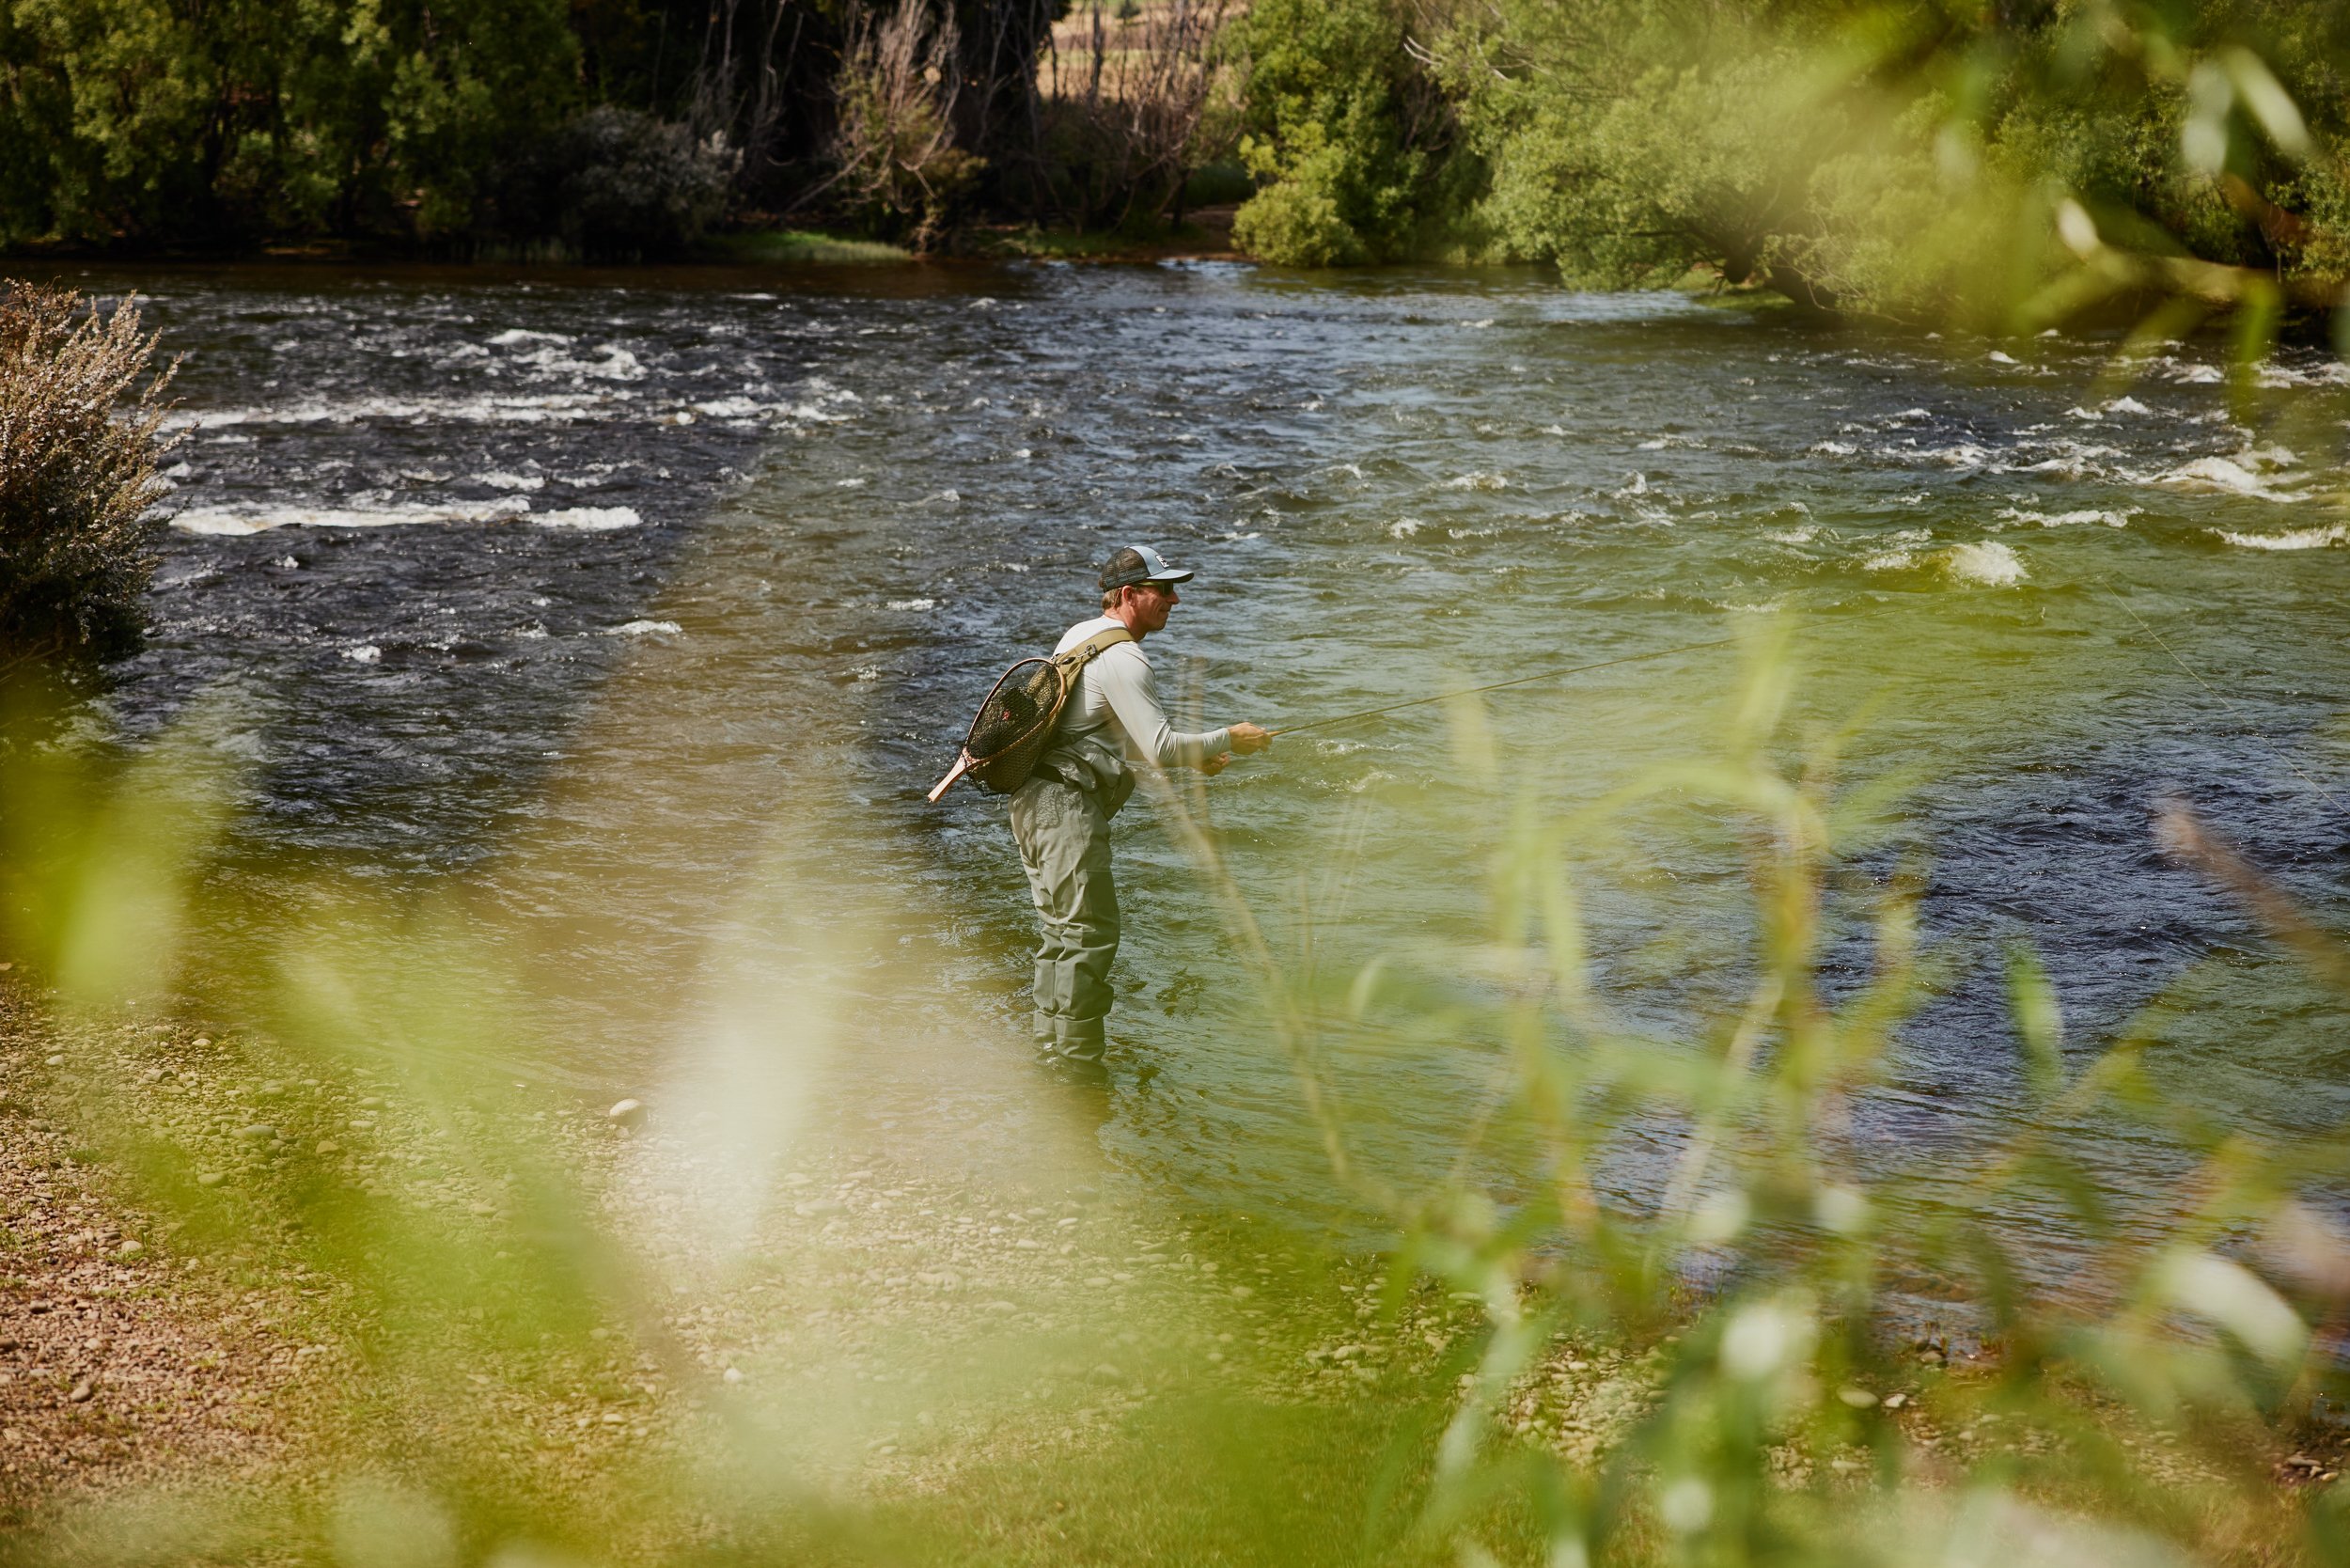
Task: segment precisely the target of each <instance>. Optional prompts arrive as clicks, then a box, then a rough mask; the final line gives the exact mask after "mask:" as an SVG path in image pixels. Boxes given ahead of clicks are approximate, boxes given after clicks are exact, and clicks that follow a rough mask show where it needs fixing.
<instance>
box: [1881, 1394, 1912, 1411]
mask: <svg viewBox="0 0 2350 1568" xmlns="http://www.w3.org/2000/svg"><path fill="white" fill-rule="evenodd" d="M1907 1403H1909V1396H1908V1395H1907V1394H1888V1395H1886V1396H1885V1408H1887V1409H1888V1410H1899V1409H1900V1408H1901V1407H1902V1406H1903V1405H1904V1404H1907Z"/></svg>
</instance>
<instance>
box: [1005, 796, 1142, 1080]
mask: <svg viewBox="0 0 2350 1568" xmlns="http://www.w3.org/2000/svg"><path fill="white" fill-rule="evenodd" d="M1063 755H1064V756H1066V754H1065V753H1064V754H1063ZM1067 771H1069V772H1070V773H1072V774H1073V775H1074V776H1077V777H1081V778H1089V779H1090V777H1091V775H1090V774H1089V772H1088V771H1086V770H1085V769H1083V768H1082V767H1070V768H1068V770H1067ZM1120 782H1121V783H1123V784H1124V785H1125V788H1116V787H1108V788H1094V789H1086V790H1080V789H1078V788H1077V787H1076V786H1074V785H1073V784H1071V783H1069V782H1068V781H1067V780H1066V779H1065V778H1062V777H1060V776H1058V771H1047V769H1046V768H1045V767H1040V768H1039V769H1038V771H1037V772H1036V773H1034V774H1033V775H1031V776H1029V778H1028V781H1027V782H1026V783H1025V784H1023V785H1021V786H1020V788H1019V789H1017V790H1015V791H1013V792H1012V796H1011V836H1012V838H1013V839H1014V840H1015V841H1017V842H1018V844H1019V845H1020V866H1021V869H1022V870H1025V871H1026V872H1027V873H1028V891H1029V893H1030V894H1031V895H1032V896H1033V897H1034V898H1035V900H1036V917H1037V923H1038V925H1039V926H1041V927H1042V941H1041V942H1040V943H1039V944H1038V947H1037V949H1036V1022H1035V1027H1034V1029H1033V1033H1034V1034H1035V1036H1036V1041H1037V1043H1038V1045H1040V1046H1041V1047H1042V1048H1044V1049H1047V1050H1051V1051H1055V1052H1058V1054H1060V1055H1062V1056H1066V1057H1074V1058H1080V1059H1083V1060H1094V1059H1097V1058H1100V1056H1101V1055H1102V1046H1103V1034H1102V1030H1103V1021H1104V1020H1105V1018H1106V1017H1107V1015H1108V1013H1109V1011H1110V1001H1111V993H1110V961H1111V960H1112V959H1114V958H1116V957H1117V956H1118V888H1117V886H1116V885H1115V884H1114V883H1112V882H1111V880H1110V818H1111V817H1112V816H1114V815H1116V814H1117V811H1118V808H1119V807H1120V806H1122V805H1124V804H1125V799H1126V794H1127V792H1128V791H1129V790H1131V789H1132V787H1133V786H1132V778H1131V776H1126V777H1125V778H1124V779H1121V780H1120Z"/></svg>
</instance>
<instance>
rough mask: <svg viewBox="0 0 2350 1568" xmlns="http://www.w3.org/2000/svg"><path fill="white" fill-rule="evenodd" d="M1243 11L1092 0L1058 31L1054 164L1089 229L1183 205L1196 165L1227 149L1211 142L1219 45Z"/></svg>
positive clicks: (1049, 109)
mask: <svg viewBox="0 0 2350 1568" xmlns="http://www.w3.org/2000/svg"><path fill="white" fill-rule="evenodd" d="M1121 10H1130V11H1131V14H1123V15H1121V14H1120V11H1121ZM1236 10H1237V7H1236V6H1235V4H1234V3H1233V0H1159V3H1157V4H1155V5H1151V6H1141V5H1136V6H1134V7H1132V8H1113V7H1111V6H1109V5H1107V4H1106V3H1105V0H1088V3H1087V4H1086V5H1085V6H1083V7H1081V8H1078V9H1077V10H1075V11H1073V13H1072V15H1071V16H1070V17H1069V18H1068V19H1067V20H1066V21H1065V22H1063V24H1061V26H1060V27H1059V28H1058V29H1056V32H1055V36H1054V39H1053V53H1052V55H1051V56H1050V58H1049V59H1048V60H1047V62H1046V68H1045V69H1046V72H1047V78H1046V79H1047V86H1046V89H1045V90H1046V108H1045V113H1046V117H1047V119H1048V122H1049V129H1048V132H1047V136H1048V142H1049V151H1050V159H1049V161H1050V162H1051V163H1053V164H1057V165H1058V166H1059V168H1060V170H1061V171H1062V172H1061V174H1060V177H1059V178H1058V180H1056V181H1055V183H1056V184H1057V185H1058V187H1059V188H1060V194H1061V195H1062V196H1063V199H1064V201H1065V202H1066V204H1067V205H1068V206H1069V207H1070V208H1071V209H1073V211H1071V212H1069V216H1071V217H1072V218H1073V219H1074V220H1075V222H1076V223H1077V225H1078V226H1079V227H1083V228H1114V227H1119V226H1120V225H1122V224H1124V223H1125V222H1126V221H1127V220H1129V219H1131V218H1134V217H1136V216H1148V215H1151V214H1154V213H1156V212H1159V211H1160V210H1162V209H1163V208H1166V207H1167V206H1168V205H1169V204H1170V203H1176V204H1179V203H1180V201H1181V197H1182V193H1183V182H1184V180H1185V178H1186V177H1187V176H1188V175H1189V174H1190V172H1191V170H1192V169H1193V168H1195V167H1197V166H1198V165H1199V164H1200V163H1201V162H1203V161H1205V160H1207V159H1210V158H1213V157H1214V155H1215V153H1216V151H1217V150H1219V149H1214V148H1210V147H1207V146H1205V145H1204V137H1205V133H1206V132H1207V131H1208V129H1209V118H1210V117H1209V109H1210V105H1211V103H1212V102H1214V94H1215V87H1216V71H1217V61H1216V57H1215V54H1214V46H1215V40H1216V36H1217V35H1218V34H1219V33H1220V32H1221V31H1222V30H1223V27H1224V24H1225V21H1226V19H1227V18H1229V17H1230V16H1231V15H1233V14H1234V13H1235V11H1236ZM1173 216H1175V217H1176V218H1177V219H1179V220H1180V218H1181V217H1182V212H1181V208H1180V205H1178V206H1177V208H1176V211H1175V212H1174V213H1173Z"/></svg>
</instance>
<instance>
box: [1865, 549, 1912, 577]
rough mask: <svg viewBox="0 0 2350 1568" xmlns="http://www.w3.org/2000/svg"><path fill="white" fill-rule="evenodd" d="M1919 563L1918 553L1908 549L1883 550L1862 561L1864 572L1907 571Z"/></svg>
mask: <svg viewBox="0 0 2350 1568" xmlns="http://www.w3.org/2000/svg"><path fill="white" fill-rule="evenodd" d="M1917 564H1918V557H1917V556H1916V555H1914V554H1913V553H1911V552H1910V551H1907V550H1881V551H1879V552H1878V553H1877V554H1875V555H1873V556H1871V557H1869V558H1868V559H1866V560H1864V561H1862V562H1861V563H1860V570H1861V571H1863V572H1906V571H1908V570H1909V569H1910V568H1911V567H1913V566H1916V565H1917Z"/></svg>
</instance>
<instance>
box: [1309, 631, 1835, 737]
mask: <svg viewBox="0 0 2350 1568" xmlns="http://www.w3.org/2000/svg"><path fill="white" fill-rule="evenodd" d="M1865 613H1866V614H1870V615H1876V614H1879V613H1881V612H1879V611H1875V610H1870V611H1867V612H1865ZM1854 619H1858V618H1857V617H1855V618H1854ZM1746 640H1747V639H1746V638H1745V637H1744V636H1743V635H1741V636H1734V637H1715V638H1713V639H1712V640H1710V641H1707V642H1686V643H1683V644H1682V645H1681V646H1680V647H1678V648H1655V649H1651V650H1650V651H1648V652H1646V653H1626V654H1624V655H1623V656H1622V657H1621V658H1616V659H1601V660H1598V661H1597V662H1595V663H1592V664H1588V665H1563V666H1559V668H1557V669H1545V670H1538V671H1536V672H1535V673H1534V674H1532V675H1519V676H1514V677H1512V679H1510V680H1507V681H1489V682H1486V683H1485V684H1484V685H1481V686H1469V687H1465V688H1464V689H1463V690H1461V691H1457V692H1439V693H1437V694H1436V695H1435V696H1434V697H1415V698H1410V699H1409V700H1408V701H1403V702H1389V703H1387V704H1386V705H1384V706H1382V707H1378V708H1365V709H1362V710H1360V711H1359V712H1356V713H1337V714H1334V715H1332V716H1331V717H1329V718H1318V719H1308V720H1307V721H1306V722H1305V723H1303V724H1292V725H1286V726H1284V727H1283V728H1281V729H1270V730H1267V731H1266V734H1267V735H1268V736H1270V735H1294V734H1297V733H1299V732H1300V731H1301V730H1307V729H1326V728H1327V727H1329V726H1330V725H1333V724H1351V723H1353V722H1354V721H1355V720H1356V719H1367V718H1377V717H1378V716H1379V715H1380V714H1382V713H1395V712H1397V711H1398V710H1400V709H1403V708H1422V707H1426V706H1427V705H1428V704H1429V703H1431V702H1450V701H1452V700H1454V699H1455V698H1464V697H1475V696H1477V695H1478V694H1479V693H1480V692H1497V691H1499V690H1501V689H1502V688H1503V687H1505V686H1524V685H1530V684H1532V683H1533V682H1537V681H1556V680H1558V679H1559V678H1560V677H1562V676H1568V675H1581V674H1584V673H1585V672H1587V671H1590V670H1594V669H1609V668H1613V667H1614V666H1617V665H1635V664H1638V663H1639V662H1640V661H1641V660H1643V659H1663V658H1669V657H1670V656H1671V655H1673V654H1675V653H1695V652H1697V651H1699V650H1700V649H1705V648H1728V647H1729V646H1730V645H1731V644H1732V643H1737V642H1744V641H1746Z"/></svg>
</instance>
